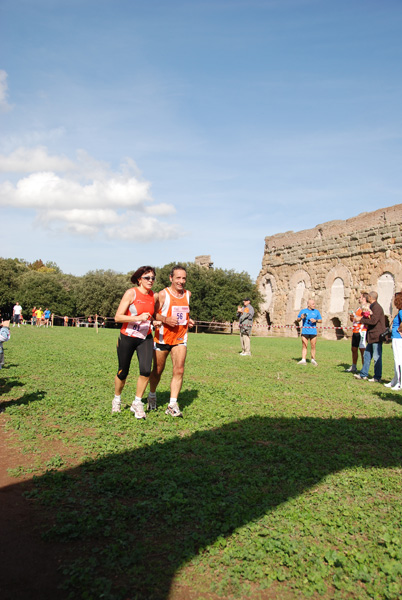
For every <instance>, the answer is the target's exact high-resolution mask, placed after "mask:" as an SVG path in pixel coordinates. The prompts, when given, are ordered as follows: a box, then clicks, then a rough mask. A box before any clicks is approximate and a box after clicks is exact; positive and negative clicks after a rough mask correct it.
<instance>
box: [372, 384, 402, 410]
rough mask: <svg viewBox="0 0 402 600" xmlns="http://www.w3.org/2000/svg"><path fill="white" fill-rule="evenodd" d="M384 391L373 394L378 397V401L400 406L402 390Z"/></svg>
mask: <svg viewBox="0 0 402 600" xmlns="http://www.w3.org/2000/svg"><path fill="white" fill-rule="evenodd" d="M386 389H387V388H385V389H384V391H382V390H381V391H377V392H374V393H375V394H376V396H378V397H379V399H380V400H384V401H385V402H395V403H396V404H400V405H401V406H402V390H401V391H397V390H395V391H392V390H389V389H388V390H387V391H385V390H386Z"/></svg>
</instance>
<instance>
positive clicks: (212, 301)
mask: <svg viewBox="0 0 402 600" xmlns="http://www.w3.org/2000/svg"><path fill="white" fill-rule="evenodd" d="M173 266H174V263H170V264H168V265H165V266H164V267H162V268H160V269H157V273H156V286H155V289H156V290H160V289H162V288H164V287H167V286H169V285H170V280H169V273H170V271H171V269H172V267H173ZM183 267H185V269H186V270H187V284H186V287H187V288H188V289H189V290H190V291H191V316H192V318H193V319H195V320H197V321H207V322H211V321H218V322H225V321H234V320H235V318H236V315H237V307H238V306H239V304H240V305H242V300H243V299H244V298H245V297H246V296H247V297H249V298H250V300H251V304H252V305H253V307H254V309H255V311H256V313H257V312H258V309H259V305H260V303H261V302H262V298H261V295H260V293H259V291H258V289H257V286H256V285H255V283H253V282H252V280H251V278H250V275H248V273H245V272H244V271H243V272H242V273H236V272H235V271H233V270H226V269H205V268H204V267H200V266H199V265H197V264H195V263H183Z"/></svg>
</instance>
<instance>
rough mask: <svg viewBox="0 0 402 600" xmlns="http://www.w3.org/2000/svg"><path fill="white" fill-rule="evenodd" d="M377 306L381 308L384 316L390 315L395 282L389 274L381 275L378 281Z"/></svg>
mask: <svg viewBox="0 0 402 600" xmlns="http://www.w3.org/2000/svg"><path fill="white" fill-rule="evenodd" d="M377 289H378V304H379V305H380V306H382V308H383V311H384V312H385V314H386V315H391V314H392V300H393V297H394V290H395V280H394V277H393V275H392V274H391V273H383V274H382V275H381V277H380V278H379V279H378V283H377Z"/></svg>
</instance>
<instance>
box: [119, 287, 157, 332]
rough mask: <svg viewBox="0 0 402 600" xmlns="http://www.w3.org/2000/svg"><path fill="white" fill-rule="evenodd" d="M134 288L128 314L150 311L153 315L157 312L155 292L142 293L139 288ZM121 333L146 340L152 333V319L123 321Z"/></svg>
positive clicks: (136, 314) (133, 314) (135, 314)
mask: <svg viewBox="0 0 402 600" xmlns="http://www.w3.org/2000/svg"><path fill="white" fill-rule="evenodd" d="M133 290H134V300H133V302H132V303H131V304H130V306H129V307H128V309H127V310H126V315H127V316H130V315H132V316H138V315H142V313H146V312H149V313H151V315H153V314H154V312H155V299H154V293H153V291H152V290H151V291H150V292H149V294H142V293H141V292H140V291H139V290H138V289H137V288H133ZM120 333H122V334H123V335H128V336H129V337H137V338H141V339H143V340H145V338H146V337H147V335H149V334H150V333H151V320H150V319H148V320H147V321H130V323H123V325H122V327H121V329H120Z"/></svg>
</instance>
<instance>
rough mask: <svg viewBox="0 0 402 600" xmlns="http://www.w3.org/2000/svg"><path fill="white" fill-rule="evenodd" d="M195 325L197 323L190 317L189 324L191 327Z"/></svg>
mask: <svg viewBox="0 0 402 600" xmlns="http://www.w3.org/2000/svg"><path fill="white" fill-rule="evenodd" d="M194 325H195V323H194V321H193V319H189V320H188V326H189V327H190V328H191V327H194Z"/></svg>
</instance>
